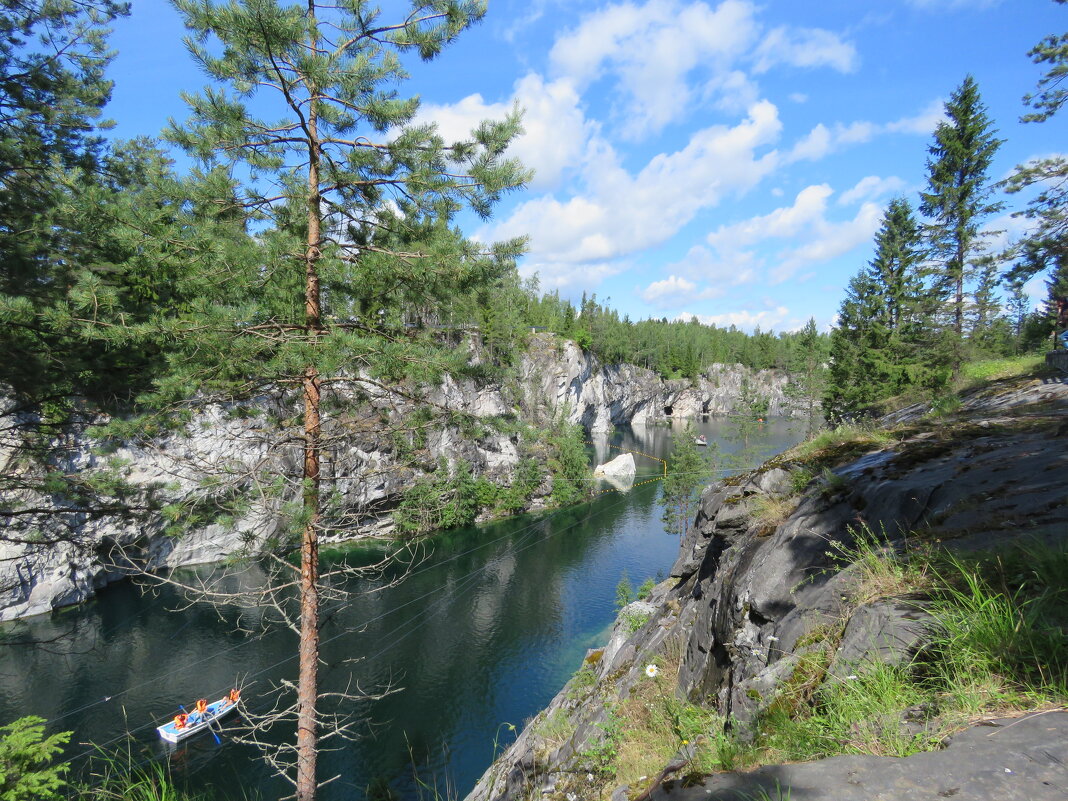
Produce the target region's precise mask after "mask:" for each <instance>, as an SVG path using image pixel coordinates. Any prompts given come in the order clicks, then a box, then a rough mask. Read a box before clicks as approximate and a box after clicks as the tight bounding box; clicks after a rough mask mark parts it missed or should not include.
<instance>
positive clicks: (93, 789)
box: [79, 755, 210, 801]
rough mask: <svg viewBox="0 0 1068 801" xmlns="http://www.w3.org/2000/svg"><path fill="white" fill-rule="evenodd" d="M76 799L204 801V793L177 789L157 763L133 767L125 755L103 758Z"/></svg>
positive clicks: (205, 794) (102, 800)
mask: <svg viewBox="0 0 1068 801" xmlns="http://www.w3.org/2000/svg"><path fill="white" fill-rule="evenodd" d="M79 797H80V798H83V799H90V801H207V799H208V798H209V797H210V796H209V795H208V794H207V793H189V792H186V791H182V790H179V789H178V788H177V786H176V785H175V784H174V782H173V781H172V780H171V777H170V774H169V773H168V771H167V769H166V768H165V767H164V766H163V765H160V764H158V763H152V764H149V765H148V766H147V767H143V768H140V767H137V768H135V767H133V766H132V765H131V763H130V759H129V755H125V756H123V757H122V758H110V757H109V758H105V759H103V760H102V761H101V762H98V764H97V772H96V775H95V776H94V777H93V779H92V782H91V784H90V785H89V786H86V787H82V788H81V792H80V794H79Z"/></svg>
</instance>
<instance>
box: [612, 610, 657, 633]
mask: <svg viewBox="0 0 1068 801" xmlns="http://www.w3.org/2000/svg"><path fill="white" fill-rule="evenodd" d="M650 617H652V615H651V614H650V613H648V612H624V613H623V614H621V615H620V616H619V622H620V624H621V626H620V627H621V628H622V629H623V631H624V632H625V633H626V634H633V633H634V632H636V631H637V630H638V629H640V628H641V627H642V626H644V625H645V624H646V623H647V622H648V621H649V618H650Z"/></svg>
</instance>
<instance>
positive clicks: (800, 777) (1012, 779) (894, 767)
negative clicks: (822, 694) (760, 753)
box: [649, 712, 1068, 801]
mask: <svg viewBox="0 0 1068 801" xmlns="http://www.w3.org/2000/svg"><path fill="white" fill-rule="evenodd" d="M780 790H781V791H782V793H783V794H782V795H781V797H782V798H786V797H787V795H786V793H787V791H788V792H789V797H790V798H796V799H799V800H800V799H810V798H811V799H817V798H820V799H834V801H935V799H943V798H952V799H954V801H990V799H995V798H996V799H998V801H1062V799H1064V798H1065V797H1066V795H1068V712H1054V713H1051V714H1041V713H1040V714H1037V715H1031V716H1028V717H1025V718H1022V719H1019V720H998V721H990V722H989V723H987V724H985V725H982V726H975V727H972V728H970V729H967V730H965V731H963V732H961V733H960V734H958V735H956V736H954V737H952V738H951V739H950V740H949V742H948V744H947V746H946V748H945V749H944V750H941V751H932V752H929V753H923V754H913V755H912V756H908V757H905V758H903V759H894V758H891V757H872V756H838V757H831V758H830V759H823V760H820V761H819V762H810V763H807V764H800V765H769V766H766V767H763V768H758V769H756V770H754V771H752V772H750V773H720V774H716V775H713V776H709V777H708V778H706V779H705V780H704V781H703V782H696V783H693V782H689V783H683V782H676V781H672V782H665V783H664V784H663V785H662V786H661V787H659V788H657V789H656V790H654V791H653V792H652V794H651V795H650V796H649V798H650V799H651V801H668V800H669V799H670V801H736V799H739V798H764V797H770V798H778V797H780V796H779V795H778V793H779V792H780ZM764 793H766V794H767V796H765V795H763V794H764Z"/></svg>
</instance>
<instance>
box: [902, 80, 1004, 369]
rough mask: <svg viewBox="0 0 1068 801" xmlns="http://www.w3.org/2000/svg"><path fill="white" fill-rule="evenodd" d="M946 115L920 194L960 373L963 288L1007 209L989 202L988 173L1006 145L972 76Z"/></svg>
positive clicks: (931, 150)
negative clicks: (994, 218) (990, 226)
mask: <svg viewBox="0 0 1068 801" xmlns="http://www.w3.org/2000/svg"><path fill="white" fill-rule="evenodd" d="M945 111H946V117H947V119H946V121H944V122H941V123H939V125H938V127H937V128H936V129H935V132H934V141H933V142H932V143H931V145H929V146H928V152H929V153H930V157H929V158H928V159H927V189H928V191H926V192H923V193H921V198H922V203H921V204H920V209H921V211H922V212H923V213H924V214H925V215H927V217H928V218H930V223H929V224H928V225H927V237H928V241H929V243H930V253H931V256H932V257H933V258H934V259H935V260H936V262H937V263H938V266H939V268H938V271H937V272H936V274H935V284H936V286H937V287H938V289H939V290H940V292H941V293H942V295H943V297H945V298H946V299H947V300H948V302H949V304H950V307H951V309H952V323H951V325H952V329H953V353H952V366H953V372H954V374H956V373H957V372H958V371H959V370H960V366H961V362H962V360H963V352H962V346H963V340H964V314H965V286H966V284H967V283H968V282H969V279H970V277H971V272H972V266H973V264H974V263H975V261H976V260H977V259H978V258H979V257H980V256H981V255H982V252H983V243H984V239H983V236H982V235H981V234H980V228H981V227H982V224H983V222H984V221H985V220H986V219H987V218H989V217H990V216H991V215H992V214H995V213H996V212H998V211H999V210H1001V208H1002V205H1003V204H1001V203H998V202H993V201H991V199H990V198H991V195H992V193H993V191H994V187H993V185H992V184H991V183H990V181H989V178H988V176H987V171H988V170H989V168H990V164H991V162H992V161H993V159H994V154H995V153H996V152H997V150H998V148H999V147H1000V146H1001V144H1002V142H1003V141H1004V140H1001V139H998V138H996V137H995V135H994V133H995V131H994V130H993V128H992V124H991V122H990V119H989V117H988V116H987V113H986V106H985V105H983V102H982V100H981V98H980V96H979V88H978V86H977V85H976V83H975V79H973V78H972V77H971V76H970V75H969V76H968V77H966V78H965V79H964V82H963V83H961V85H960V86H959V87H958V88H957V89H956V90H955V91H954V92H953V94H952V95H951V96H950V99H949V101H948V102H947V103H946V104H945Z"/></svg>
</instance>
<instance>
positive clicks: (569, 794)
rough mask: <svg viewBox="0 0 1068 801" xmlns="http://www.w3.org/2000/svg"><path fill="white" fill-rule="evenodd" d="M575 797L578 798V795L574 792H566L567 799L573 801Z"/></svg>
mask: <svg viewBox="0 0 1068 801" xmlns="http://www.w3.org/2000/svg"><path fill="white" fill-rule="evenodd" d="M577 798H578V796H577V795H575V794H574V793H568V794H567V801H575V799H577Z"/></svg>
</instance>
